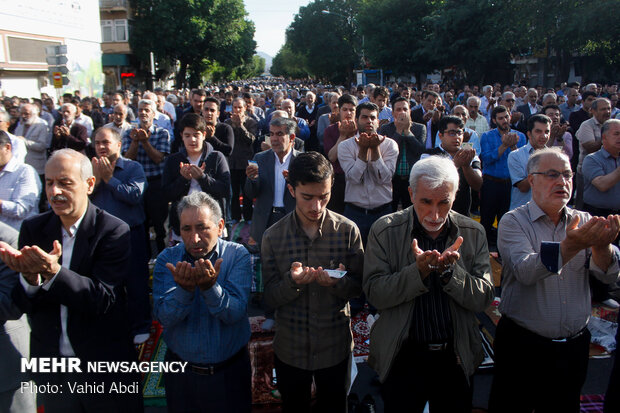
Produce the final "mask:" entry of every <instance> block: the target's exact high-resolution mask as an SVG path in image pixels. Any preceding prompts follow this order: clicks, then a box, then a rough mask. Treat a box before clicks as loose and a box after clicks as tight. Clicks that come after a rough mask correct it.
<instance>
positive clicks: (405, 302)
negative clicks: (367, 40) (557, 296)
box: [363, 156, 494, 413]
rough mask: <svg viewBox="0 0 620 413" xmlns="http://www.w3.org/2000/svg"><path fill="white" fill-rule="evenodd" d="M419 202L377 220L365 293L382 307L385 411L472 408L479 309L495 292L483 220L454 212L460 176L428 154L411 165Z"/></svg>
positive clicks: (374, 339) (375, 351) (379, 345)
mask: <svg viewBox="0 0 620 413" xmlns="http://www.w3.org/2000/svg"><path fill="white" fill-rule="evenodd" d="M409 185H410V186H409V193H410V195H411V201H412V203H413V205H412V206H411V207H409V208H406V209H404V210H401V211H398V212H395V213H393V214H390V215H387V216H385V217H382V218H380V219H379V220H377V222H376V223H375V224H374V225H373V227H372V229H371V231H370V235H369V237H368V243H367V248H366V251H365V254H364V255H365V256H364V282H363V287H364V292H365V293H366V296H367V298H368V301H369V302H370V303H371V304H372V305H374V306H375V307H376V308H377V309H378V310H379V311H380V313H381V317H380V318H379V319H378V320H377V321H376V322H375V324H374V327H373V329H372V331H371V333H370V355H369V357H368V362H369V364H370V365H371V366H372V367H373V368H374V369H375V370H376V371H377V373H378V374H379V380H380V381H381V383H382V389H381V390H382V391H381V393H382V397H383V401H384V405H385V412H386V413H390V412H401V411H402V406H410V408H409V411H413V412H422V411H423V410H424V406H425V405H426V403H427V402H429V403H430V409H431V411H434V410H437V411H444V412H448V411H449V412H470V411H471V403H472V400H471V399H472V388H471V377H472V376H473V374H474V372H475V369H476V367H477V366H478V365H479V364H480V362H481V361H482V359H483V349H482V345H481V340H480V332H479V331H478V327H477V322H476V316H475V313H477V312H480V311H484V310H485V309H486V308H487V307H488V306H489V304H490V303H491V301H492V300H493V296H494V291H493V284H492V283H491V278H490V272H491V267H490V264H489V251H488V247H487V242H486V237H485V232H484V228H482V226H481V225H480V224H478V223H477V222H475V221H473V220H472V219H470V218H468V217H465V216H463V215H460V214H458V213H456V212H454V211H451V207H452V203H453V202H454V199H455V196H456V192H457V189H458V187H459V174H458V171H457V169H456V167H455V166H454V163H453V162H452V160H450V159H449V158H447V157H441V156H431V157H428V158H426V159H422V160H420V161H418V162H417V163H416V164H415V165H413V168H412V169H411V174H410V178H409Z"/></svg>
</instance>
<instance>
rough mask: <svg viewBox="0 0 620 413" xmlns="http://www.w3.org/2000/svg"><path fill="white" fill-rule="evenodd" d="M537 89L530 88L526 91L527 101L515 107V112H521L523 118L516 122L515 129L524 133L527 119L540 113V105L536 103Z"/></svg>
mask: <svg viewBox="0 0 620 413" xmlns="http://www.w3.org/2000/svg"><path fill="white" fill-rule="evenodd" d="M537 101H538V91H537V90H536V89H534V88H530V89H529V90H528V91H527V103H526V104H524V105H521V106H518V107H517V112H521V113H522V114H523V119H522V120H521V121H520V122H519V123H518V124H517V130H518V131H520V132H523V133H525V132H526V130H527V121H528V120H529V119H530V118H531V117H532V116H534V115H535V114H537V113H540V111H541V110H542V106H540V105H539V104H538V103H536V102H537Z"/></svg>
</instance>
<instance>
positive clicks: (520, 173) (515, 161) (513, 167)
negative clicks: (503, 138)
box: [508, 143, 534, 210]
mask: <svg viewBox="0 0 620 413" xmlns="http://www.w3.org/2000/svg"><path fill="white" fill-rule="evenodd" d="M532 152H534V148H533V147H532V145H530V144H529V143H528V144H527V145H525V146H522V147H520V148H519V149H517V150H516V151H513V152H510V154H508V170H509V171H510V183H511V184H512V190H511V192H510V210H513V209H515V208H517V207H520V206H521V205H525V204H527V203H528V202H530V199H532V190H531V189H528V191H527V192H521V190H520V189H519V188H517V183H519V182H521V181H522V180H524V179H527V161H528V160H529V159H530V155H531V154H532Z"/></svg>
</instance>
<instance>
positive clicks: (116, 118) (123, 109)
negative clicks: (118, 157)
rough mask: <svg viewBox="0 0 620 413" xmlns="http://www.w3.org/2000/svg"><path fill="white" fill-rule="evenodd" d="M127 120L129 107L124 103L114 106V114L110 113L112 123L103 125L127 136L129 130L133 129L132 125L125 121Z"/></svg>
mask: <svg viewBox="0 0 620 413" xmlns="http://www.w3.org/2000/svg"><path fill="white" fill-rule="evenodd" d="M126 118H127V106H125V105H124V104H122V103H119V104H118V105H116V106H114V109H113V110H112V113H110V120H111V122H110V123H106V124H105V125H103V126H104V127H106V128H111V129H114V130H115V131H117V132H118V133H119V134H120V135H121V136H123V135H125V132H127V131H128V130H129V129H131V128H132V126H131V124H130V123H129V122H127V121H126V120H125V119H126Z"/></svg>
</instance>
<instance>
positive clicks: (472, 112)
mask: <svg viewBox="0 0 620 413" xmlns="http://www.w3.org/2000/svg"><path fill="white" fill-rule="evenodd" d="M479 109H480V98H479V97H477V96H470V97H469V98H468V99H467V110H468V111H469V119H467V122H466V123H465V127H466V128H469V129H472V130H473V131H475V132H476V133H477V134H478V136H482V134H483V133H485V132H487V131H488V130H490V128H489V122H487V119H486V118H485V117H484V116H480V112H478V110H479Z"/></svg>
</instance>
